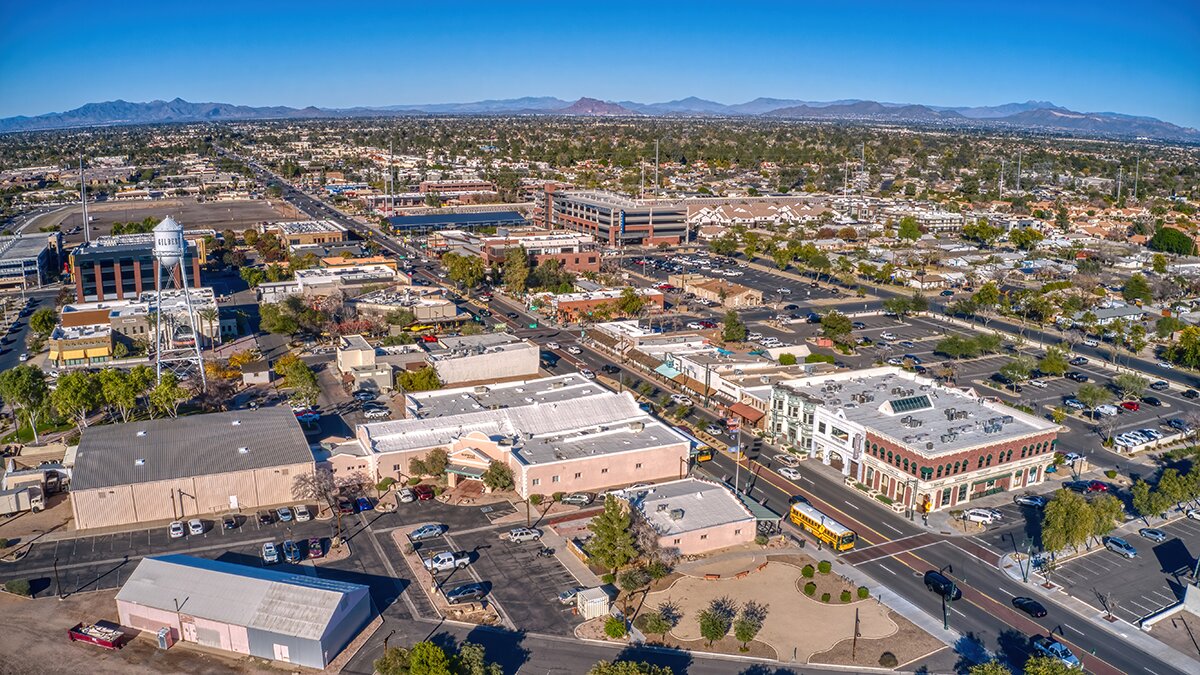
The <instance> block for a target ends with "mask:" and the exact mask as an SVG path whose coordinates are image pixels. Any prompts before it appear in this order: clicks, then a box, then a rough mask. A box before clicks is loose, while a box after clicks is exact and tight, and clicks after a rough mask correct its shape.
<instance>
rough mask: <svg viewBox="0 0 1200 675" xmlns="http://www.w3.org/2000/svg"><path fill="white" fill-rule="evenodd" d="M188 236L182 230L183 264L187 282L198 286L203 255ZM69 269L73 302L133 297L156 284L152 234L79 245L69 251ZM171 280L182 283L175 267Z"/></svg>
mask: <svg viewBox="0 0 1200 675" xmlns="http://www.w3.org/2000/svg"><path fill="white" fill-rule="evenodd" d="M188 235H189V233H184V236H185V238H186V239H187V254H186V255H185V256H184V259H183V264H184V265H186V266H187V276H188V285H189V286H191V287H194V288H200V287H201V281H200V261H201V260H203V258H204V255H205V254H204V252H203V251H202V250H201V249H202V244H201V243H200V242H198V241H197V240H195V239H194V238H192V237H189V236H188ZM70 269H71V281H72V283H74V285H75V301H76V302H93V301H94V302H103V301H105V300H124V299H126V298H136V297H138V296H139V295H141V294H142V293H143V292H145V291H152V290H154V289H155V287H156V286H155V279H156V278H157V275H158V261H157V260H155V259H154V236H153V235H151V234H144V235H143V234H123V235H118V236H115V237H100V238H97V239H94V240H92V242H91V243H87V244H81V245H80V246H78V247H76V248H75V250H74V251H72V252H71V256H70ZM175 280H176V283H177V284H182V275H181V274H179V272H178V270H177V271H176V276H175Z"/></svg>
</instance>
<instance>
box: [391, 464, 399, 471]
mask: <svg viewBox="0 0 1200 675" xmlns="http://www.w3.org/2000/svg"><path fill="white" fill-rule="evenodd" d="M399 470H400V465H399V464H393V465H392V471H399Z"/></svg>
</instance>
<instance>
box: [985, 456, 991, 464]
mask: <svg viewBox="0 0 1200 675" xmlns="http://www.w3.org/2000/svg"><path fill="white" fill-rule="evenodd" d="M991 465H992V456H991V455H988V456H987V464H985V465H984V466H991Z"/></svg>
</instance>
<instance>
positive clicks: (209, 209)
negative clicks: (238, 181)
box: [42, 197, 302, 243]
mask: <svg viewBox="0 0 1200 675" xmlns="http://www.w3.org/2000/svg"><path fill="white" fill-rule="evenodd" d="M268 201H270V204H268V203H267V202H268ZM88 215H89V216H92V217H93V218H95V220H93V221H92V236H93V237H97V236H101V235H106V234H109V233H110V232H111V231H112V224H113V223H117V222H121V223H127V222H131V221H139V220H142V219H144V218H147V217H154V218H165V217H167V216H173V217H174V218H175V219H176V220H178V221H179V222H180V223H182V224H183V227H184V229H187V230H193V229H201V228H210V229H214V230H217V231H218V232H220V231H221V230H225V229H232V230H234V231H238V232H240V231H242V230H245V229H247V228H249V227H252V226H253V225H254V224H256V223H259V222H262V221H280V220H289V219H296V218H301V217H302V216H299V215H298V214H297V212H296V210H295V209H293V208H292V207H291V206H289V205H287V204H285V203H282V201H279V200H265V199H255V200H246V201H236V202H197V201H196V200H195V199H192V198H190V197H177V198H171V199H160V200H158V201H153V202H109V203H102V204H89V205H88ZM46 224H49V223H45V222H44V223H42V225H46ZM82 225H83V217H82V215H81V214H80V213H79V211H78V210H77V209H73V210H72V211H70V212H69V214H68V215H67V216H66V217H65V218H64V219H63V221H62V224H61V225H60V226H59V229H61V230H62V231H63V232H64V233H66V232H68V231H70V230H71V229H72V228H75V227H80V226H82ZM64 239H65V240H66V241H67V242H68V243H78V242H82V241H83V233H82V232H79V233H78V234H72V235H66V236H65V237H64Z"/></svg>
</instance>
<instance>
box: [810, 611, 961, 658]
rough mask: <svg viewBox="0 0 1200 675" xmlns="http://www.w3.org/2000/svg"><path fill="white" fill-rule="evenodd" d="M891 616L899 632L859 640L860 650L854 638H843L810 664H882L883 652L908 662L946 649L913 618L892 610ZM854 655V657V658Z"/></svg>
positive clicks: (818, 654)
mask: <svg viewBox="0 0 1200 675" xmlns="http://www.w3.org/2000/svg"><path fill="white" fill-rule="evenodd" d="M888 618H889V619H891V620H892V622H893V623H895V624H896V628H897V630H896V632H895V633H892V634H891V635H889V636H887V637H886V638H883V639H875V640H870V639H863V638H859V639H858V649H857V650H855V649H854V645H853V640H842V641H841V642H839V643H838V644H837V645H836V646H834V648H833V649H830V650H829V651H825V652H819V653H817V654H813V655H812V657H811V658H809V660H808V662H809V663H829V664H833V665H839V666H861V667H864V668H865V667H876V668H878V667H879V657H880V656H882V655H883V653H884V652H891V653H892V654H893V655H894V656H895V657H896V661H897V663H899V664H900V666H903V665H904V664H906V663H912V662H913V661H915V660H917V659H919V658H921V657H923V656H927V655H929V654H932V653H934V652H936V651H939V650H942V649H947V647H946V645H944V644H942V641H941V640H938V639H937V638H935V637H933V636H932V635H930V634H929V633H926V632H925V631H923V630H921V629H920V628H917V627H916V626H915V625H914V624H913V623H912V622H911V621H909V620H908V619H905V618H904V617H902V616H900V615H899V614H897V613H895V612H889V613H888ZM852 653H853V654H854V656H853V658H852V657H851V655H852Z"/></svg>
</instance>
